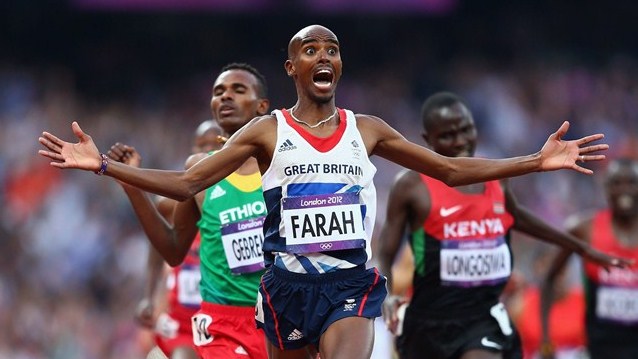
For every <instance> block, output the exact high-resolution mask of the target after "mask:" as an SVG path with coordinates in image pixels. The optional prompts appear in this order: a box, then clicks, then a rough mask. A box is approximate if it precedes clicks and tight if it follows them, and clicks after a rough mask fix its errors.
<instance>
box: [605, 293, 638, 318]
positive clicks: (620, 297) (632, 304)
mask: <svg viewBox="0 0 638 359" xmlns="http://www.w3.org/2000/svg"><path fill="white" fill-rule="evenodd" d="M596 299H597V302H596V316H598V317H599V318H601V319H607V320H611V321H614V322H620V323H624V324H635V323H638V288H623V287H606V286H601V287H598V291H597V292H596Z"/></svg>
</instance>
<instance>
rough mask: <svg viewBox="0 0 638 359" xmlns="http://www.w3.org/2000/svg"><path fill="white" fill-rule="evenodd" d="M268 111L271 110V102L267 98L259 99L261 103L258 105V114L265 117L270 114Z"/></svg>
mask: <svg viewBox="0 0 638 359" xmlns="http://www.w3.org/2000/svg"><path fill="white" fill-rule="evenodd" d="M268 109H270V100H268V99H267V98H262V99H259V103H258V104H257V114H258V115H260V116H261V115H265V114H267V113H268Z"/></svg>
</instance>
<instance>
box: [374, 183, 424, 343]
mask: <svg viewBox="0 0 638 359" xmlns="http://www.w3.org/2000/svg"><path fill="white" fill-rule="evenodd" d="M415 202H419V203H418V204H417V203H415ZM429 202H430V200H429V192H428V191H427V190H425V186H423V184H422V183H421V180H420V178H419V174H418V173H416V172H414V171H409V170H407V171H403V172H402V173H400V174H399V176H398V177H397V179H396V180H395V182H394V184H393V185H392V188H391V189H390V193H389V195H388V204H387V208H386V216H385V218H386V220H385V223H384V224H383V228H382V229H381V237H380V238H381V240H380V241H379V253H378V255H379V271H380V272H381V273H383V275H385V276H386V279H387V284H386V285H387V287H388V288H390V289H392V288H393V285H392V283H393V278H392V265H393V263H394V261H395V259H396V256H397V253H398V251H399V248H400V247H401V242H402V239H403V236H404V233H405V228H406V226H408V225H409V226H410V227H413V225H414V224H413V222H415V221H416V220H415V217H416V216H418V217H420V216H421V214H423V213H422V212H425V215H426V216H427V213H429ZM423 203H425V204H423ZM418 207H420V208H418ZM423 207H427V208H423ZM417 208H418V209H417ZM416 212H420V213H419V214H418V215H417V213H416ZM406 301H407V299H406V298H403V297H402V296H401V295H396V293H392V292H391V293H390V295H389V296H388V297H387V298H386V300H385V302H384V304H383V317H384V319H385V322H386V325H387V326H388V330H390V332H392V333H395V331H396V328H397V323H398V317H397V309H398V307H399V306H400V305H401V304H403V303H405V302H406Z"/></svg>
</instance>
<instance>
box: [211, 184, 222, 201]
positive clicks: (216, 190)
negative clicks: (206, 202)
mask: <svg viewBox="0 0 638 359" xmlns="http://www.w3.org/2000/svg"><path fill="white" fill-rule="evenodd" d="M225 194H226V191H224V189H223V188H221V187H220V186H215V187H214V188H213V190H212V191H211V192H210V199H215V198H219V197H221V196H223V195H225Z"/></svg>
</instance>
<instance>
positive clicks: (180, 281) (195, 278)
mask: <svg viewBox="0 0 638 359" xmlns="http://www.w3.org/2000/svg"><path fill="white" fill-rule="evenodd" d="M201 277H202V274H201V272H200V271H199V266H191V267H181V268H180V270H179V273H178V274H177V301H178V302H179V303H180V304H183V305H186V306H199V305H200V304H201V303H202V296H201V294H200V293H199V281H200V279H201Z"/></svg>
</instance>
